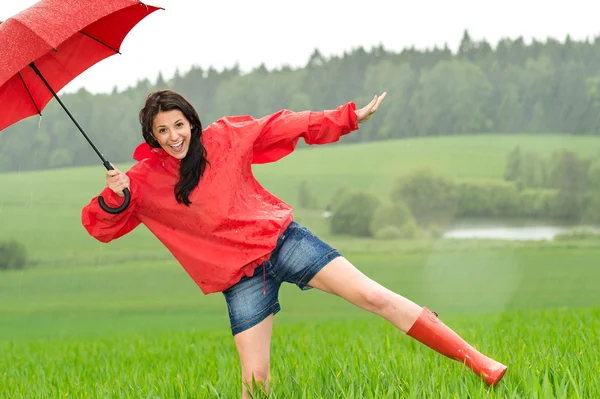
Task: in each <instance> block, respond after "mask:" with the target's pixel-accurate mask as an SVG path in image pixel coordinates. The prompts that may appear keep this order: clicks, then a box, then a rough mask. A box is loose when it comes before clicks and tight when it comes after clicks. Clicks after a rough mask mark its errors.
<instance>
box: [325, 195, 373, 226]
mask: <svg viewBox="0 0 600 399" xmlns="http://www.w3.org/2000/svg"><path fill="white" fill-rule="evenodd" d="M380 204H381V201H380V200H379V198H377V196H375V195H374V194H372V193H369V192H362V191H344V194H343V195H342V196H341V197H339V198H338V199H337V201H336V202H335V203H334V205H333V216H332V217H331V219H330V220H331V232H332V233H333V234H348V235H353V236H363V237H371V236H372V233H371V230H370V224H371V220H372V218H373V214H374V213H375V211H376V210H377V208H378V207H379V206H380Z"/></svg>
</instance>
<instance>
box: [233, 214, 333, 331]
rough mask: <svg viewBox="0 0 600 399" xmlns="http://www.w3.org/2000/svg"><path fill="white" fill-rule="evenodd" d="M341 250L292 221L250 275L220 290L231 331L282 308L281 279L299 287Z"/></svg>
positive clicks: (260, 319)
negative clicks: (280, 301)
mask: <svg viewBox="0 0 600 399" xmlns="http://www.w3.org/2000/svg"><path fill="white" fill-rule="evenodd" d="M338 256H341V255H340V253H339V252H338V251H337V250H335V249H334V248H332V247H331V246H329V245H328V244H326V243H325V242H323V241H321V240H320V239H319V238H318V237H317V236H315V235H314V234H313V233H312V232H311V231H310V230H308V229H307V228H306V227H304V226H301V225H299V224H298V223H296V222H294V221H292V223H291V224H290V225H289V226H288V227H287V229H286V230H285V231H284V232H283V233H282V234H281V236H280V237H279V239H278V241H277V245H276V247H275V249H274V250H273V252H272V253H271V256H270V258H269V259H268V260H267V261H265V262H264V263H262V264H261V265H259V266H258V267H257V268H256V269H255V270H254V274H253V276H252V277H242V279H241V280H240V281H239V282H238V283H236V284H235V285H233V286H232V287H230V288H228V289H227V290H225V291H223V295H224V296H225V301H226V302H227V308H228V311H229V322H230V325H231V332H232V334H233V335H236V334H239V333H240V332H242V331H245V330H247V329H249V328H250V327H253V326H255V325H257V324H258V323H260V322H261V321H263V320H264V319H265V318H267V317H268V316H269V315H271V314H275V313H277V312H279V311H280V310H281V307H280V305H279V287H280V286H281V283H283V282H287V283H292V284H296V285H297V286H298V287H299V288H300V289H301V290H308V289H310V288H312V287H310V286H308V285H307V283H308V282H309V281H310V280H311V279H312V278H313V277H314V276H315V275H316V274H317V272H318V271H319V270H321V269H322V268H323V267H324V266H325V265H327V264H328V263H329V262H331V261H332V260H333V259H335V258H337V257H338Z"/></svg>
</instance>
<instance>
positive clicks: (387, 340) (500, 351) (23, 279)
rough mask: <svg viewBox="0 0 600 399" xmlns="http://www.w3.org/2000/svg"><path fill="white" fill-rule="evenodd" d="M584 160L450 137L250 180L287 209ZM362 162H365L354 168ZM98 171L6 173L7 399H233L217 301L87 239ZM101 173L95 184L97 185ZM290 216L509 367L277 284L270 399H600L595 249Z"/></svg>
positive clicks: (2, 386)
mask: <svg viewBox="0 0 600 399" xmlns="http://www.w3.org/2000/svg"><path fill="white" fill-rule="evenodd" d="M517 143H518V144H520V145H521V146H522V147H523V148H531V149H535V150H537V151H539V152H541V153H550V152H551V151H552V150H553V149H555V148H560V147H565V148H569V149H573V150H575V151H577V152H578V153H580V154H583V155H592V154H594V153H596V152H597V151H598V148H600V140H599V139H597V138H582V137H573V138H572V137H569V138H565V137H561V136H549V137H517V136H498V137H487V136H486V137H481V136H479V137H457V138H440V139H426V140H403V141H397V142H389V143H377V144H365V145H360V146H359V145H356V146H345V147H342V146H339V147H329V148H328V147H321V148H318V149H311V150H302V151H298V152H297V153H295V154H293V155H292V156H290V157H289V158H287V159H284V160H283V161H281V162H280V163H279V164H277V165H261V166H257V167H256V169H255V170H256V174H257V176H258V177H259V180H260V181H261V182H263V184H264V185H265V186H266V187H267V188H269V189H271V190H272V191H273V192H275V193H276V194H277V195H279V196H281V197H282V198H284V199H286V200H288V201H289V202H291V203H292V204H293V203H294V202H295V195H296V190H297V186H298V184H299V182H300V181H302V180H303V179H307V180H309V182H310V185H311V188H312V189H313V191H314V193H315V194H317V193H318V195H319V197H320V198H322V199H323V200H325V199H326V200H329V199H330V195H331V194H332V193H333V192H334V191H335V190H336V189H337V188H339V187H342V186H358V187H361V188H367V189H372V190H373V191H375V192H377V193H378V194H379V195H381V196H384V195H386V193H387V191H388V190H389V187H390V184H391V182H392V181H393V179H394V178H395V177H396V176H397V175H399V174H401V173H403V172H404V171H407V170H409V169H410V168H412V167H414V166H417V165H419V164H421V165H425V164H430V165H432V166H433V167H434V168H436V169H438V170H442V171H444V172H446V173H447V174H448V175H450V176H454V177H457V178H492V179H494V178H495V179H498V178H501V175H502V173H503V170H504V162H505V157H506V154H507V153H508V151H510V150H511V149H512V148H513V147H514V146H515V145H516V144H517ZM357 160H360V162H357ZM103 173H104V172H103V170H102V167H101V165H100V166H99V167H97V168H81V169H72V170H56V171H44V172H32V173H20V174H19V173H14V174H5V175H0V186H1V187H3V189H2V190H1V191H0V237H2V236H14V237H16V238H17V239H19V240H21V241H23V242H24V243H25V244H26V245H27V247H28V250H29V253H30V254H31V255H32V256H33V258H34V259H35V260H36V261H37V262H38V264H37V265H35V267H32V268H29V269H26V270H23V271H9V272H2V273H0V353H1V354H2V356H0V392H1V393H2V394H0V397H7V398H235V397H238V395H239V391H240V389H241V385H240V381H239V366H238V360H237V354H236V352H235V347H234V345H233V340H232V339H231V335H230V333H229V326H228V319H227V308H226V305H225V302H224V300H223V298H222V296H221V295H220V294H215V295H209V296H204V295H202V293H201V292H200V291H199V289H198V288H197V287H196V286H195V285H194V284H193V282H192V281H191V279H190V278H189V277H188V276H187V275H186V274H185V273H184V271H183V270H182V269H181V267H180V266H179V265H178V264H177V263H176V262H174V261H173V260H172V259H171V257H170V256H169V254H168V253H167V252H166V251H165V250H164V249H163V248H162V247H161V246H160V245H159V243H158V241H157V240H156V239H155V238H154V237H153V236H151V235H150V234H149V233H148V231H147V230H145V229H144V228H141V229H138V230H136V231H135V232H134V233H133V234H131V235H129V236H127V237H125V238H124V239H122V240H119V241H116V242H114V243H111V244H110V245H104V244H100V243H98V242H96V241H94V240H93V239H91V238H90V237H88V236H87V235H86V233H85V231H84V230H83V228H82V227H81V225H80V219H79V212H80V209H81V207H82V206H83V204H85V203H87V201H89V199H90V198H91V197H92V196H93V195H95V194H96V193H97V192H98V191H99V190H100V189H101V188H102V185H103ZM92 176H96V177H92ZM297 217H298V219H300V220H301V221H302V222H303V223H305V224H307V225H308V226H309V227H310V228H311V229H313V231H315V232H316V233H317V234H319V235H321V236H323V237H325V238H326V239H327V240H328V241H330V242H331V243H332V244H333V245H334V246H336V247H338V248H339V249H341V250H342V251H343V252H344V253H345V254H346V255H347V257H348V258H349V259H350V260H351V261H352V262H353V263H354V264H355V265H356V266H357V267H359V268H360V269H361V270H363V271H364V272H365V273H366V274H368V275H369V276H371V277H373V278H374V279H375V280H377V281H380V282H382V283H383V284H384V285H386V286H387V287H389V288H390V289H392V290H394V291H396V292H399V293H401V294H403V295H405V296H407V297H409V298H411V299H412V300H414V301H415V302H417V303H419V304H421V305H425V306H428V307H429V308H430V309H432V310H435V311H437V312H438V313H439V314H440V318H441V319H442V320H443V321H444V322H446V323H447V324H448V325H450V326H451V327H452V328H454V329H455V330H456V331H457V332H459V333H460V334H461V335H462V336H463V337H464V338H465V339H467V340H468V341H469V342H471V343H472V344H474V345H475V346H476V347H477V348H478V349H480V350H481V351H483V352H484V353H486V354H488V355H490V356H492V357H494V358H496V359H498V360H500V361H502V362H504V363H505V364H507V365H508V366H509V371H508V373H507V375H506V377H505V378H504V380H503V382H502V383H501V384H500V385H499V386H498V387H496V388H495V389H489V388H486V387H485V386H484V385H483V384H482V383H481V382H480V380H479V379H478V378H477V377H476V376H475V375H474V374H473V373H471V372H470V371H469V370H467V369H466V368H465V367H463V366H462V365H460V364H458V363H457V362H454V361H451V360H449V359H447V358H444V357H442V356H440V355H438V354H437V353H435V352H433V351H431V350H429V349H428V348H426V347H423V346H421V345H420V344H418V343H416V342H415V341H413V340H412V339H410V338H408V337H406V336H405V335H404V334H402V333H401V332H399V331H396V330H394V328H393V327H392V326H391V325H389V324H387V322H385V321H383V320H380V319H379V318H377V317H376V316H374V315H372V314H369V313H366V312H364V311H361V310H359V309H357V308H355V307H353V306H351V305H349V304H347V303H344V302H343V301H342V300H341V299H339V298H337V297H333V296H329V295H327V294H324V293H322V292H318V291H316V290H312V291H309V292H301V291H299V290H298V289H296V288H294V287H292V286H285V287H284V288H283V289H282V291H281V294H280V300H281V306H282V312H280V313H279V314H278V315H277V316H276V317H275V330H274V338H273V346H272V362H273V366H272V387H273V389H274V395H273V397H276V398H404V397H406V398H425V397H427V398H467V397H490V398H554V397H556V398H594V397H600V388H599V386H598V383H597V380H598V377H597V376H598V375H599V373H600V360H599V356H598V353H599V351H600V338H599V335H598V334H597V332H598V331H600V294H599V293H598V292H599V291H598V287H599V286H600V267H599V265H600V262H599V260H600V243H599V242H598V241H593V240H592V241H563V242H547V243H532V242H500V241H483V242H482V241H451V240H417V241H412V242H402V241H388V242H377V241H374V240H368V239H350V238H344V237H332V236H330V235H329V234H328V231H327V226H326V223H325V222H324V221H323V219H321V218H320V217H319V212H318V211H305V210H298V212H297Z"/></svg>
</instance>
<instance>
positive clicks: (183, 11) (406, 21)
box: [0, 0, 600, 92]
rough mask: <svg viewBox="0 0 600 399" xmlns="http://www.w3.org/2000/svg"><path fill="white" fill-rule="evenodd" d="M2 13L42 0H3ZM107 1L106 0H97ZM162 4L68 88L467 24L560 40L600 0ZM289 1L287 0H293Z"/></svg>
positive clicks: (497, 33)
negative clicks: (112, 53) (118, 49)
mask: <svg viewBox="0 0 600 399" xmlns="http://www.w3.org/2000/svg"><path fill="white" fill-rule="evenodd" d="M0 1H1V3H2V5H0V20H5V19H7V18H8V17H10V16H11V15H13V14H15V13H17V12H19V11H21V10H22V9H24V8H27V7H29V6H30V5H32V4H34V3H36V0H0ZM98 1H101V0H98ZM146 3H148V4H152V5H156V6H161V7H164V8H165V10H159V11H157V12H156V13H154V14H152V15H151V16H149V17H147V18H146V19H145V20H143V21H142V22H141V23H140V24H139V25H138V26H137V27H135V28H134V29H133V30H132V31H131V33H130V34H129V36H128V37H127V38H126V39H125V42H124V43H123V47H122V55H116V56H113V57H111V58H108V59H106V60H104V61H102V62H100V63H98V64H96V65H95V66H94V67H92V68H91V69H89V70H88V71H86V72H85V73H84V74H83V75H81V76H80V77H78V78H77V79H76V80H74V81H73V82H72V83H71V84H70V85H69V86H67V87H66V88H65V89H64V90H63V92H64V91H73V90H77V89H78V88H80V87H85V88H86V89H87V90H89V91H91V92H107V91H110V90H112V88H113V86H115V85H116V86H117V87H118V88H119V89H124V88H126V87H127V86H130V85H134V84H135V83H136V81H137V80H138V79H142V78H149V79H151V80H152V81H155V79H156V77H157V75H158V72H159V71H162V72H163V74H164V76H165V78H167V79H168V78H170V77H171V76H172V75H173V72H174V71H175V69H176V68H177V67H179V69H180V71H181V72H186V71H187V70H189V68H190V67H191V66H193V65H196V66H202V67H208V66H210V65H212V66H214V67H216V68H217V69H222V68H223V67H231V66H233V65H234V64H235V63H236V62H237V63H239V64H240V66H241V68H242V70H243V71H247V70H249V69H251V68H253V67H255V66H257V65H259V64H260V63H261V62H264V63H265V64H266V66H267V68H272V67H276V66H280V65H284V64H287V65H290V66H293V67H297V66H303V65H305V64H306V61H307V60H308V58H309V56H310V54H311V53H312V51H313V50H314V49H315V48H318V49H319V50H320V51H321V52H322V53H323V54H324V55H326V56H328V55H331V54H342V53H343V52H344V50H351V49H352V48H355V47H357V46H360V45H362V46H364V47H366V48H370V47H371V46H374V45H378V44H380V43H381V44H383V46H384V47H385V48H387V49H388V50H394V51H400V50H401V49H403V48H405V47H409V46H412V45H414V46H415V47H417V48H421V49H423V48H431V47H433V46H434V45H438V46H443V45H444V43H447V44H448V46H449V47H450V48H451V49H452V50H453V51H454V50H455V49H456V47H457V46H458V43H459V42H460V39H461V37H462V33H463V31H464V29H468V30H469V32H470V34H471V37H473V38H474V39H476V40H479V39H482V38H486V39H487V40H488V41H489V42H490V44H492V46H495V45H496V43H497V41H498V40H499V39H500V38H503V37H510V38H515V37H518V36H523V37H524V38H525V39H526V41H527V42H528V43H529V42H530V39H531V38H532V37H535V38H538V39H539V40H545V39H546V38H547V37H553V38H555V39H558V40H560V41H563V40H564V38H565V37H566V35H567V34H570V35H571V37H572V38H573V39H577V40H580V39H585V38H586V37H589V38H593V37H595V36H598V35H600V25H599V24H598V15H600V2H598V1H594V0H571V4H570V5H567V2H566V1H560V2H553V4H556V5H550V4H549V3H550V2H548V1H543V0H519V1H517V0H503V1H499V0H488V1H482V0H453V1H448V0H411V1H401V0H397V1H392V0H370V1H366V0H363V1H356V0H344V1H341V0H296V1H293V2H290V1H282V0H279V1H276V0H262V1H248V0H245V1H242V0H146ZM288 4H289V5H288Z"/></svg>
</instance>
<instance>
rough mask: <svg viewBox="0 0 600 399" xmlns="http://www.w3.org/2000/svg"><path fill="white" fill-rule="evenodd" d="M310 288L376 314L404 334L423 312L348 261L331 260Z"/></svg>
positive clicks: (313, 280)
mask: <svg viewBox="0 0 600 399" xmlns="http://www.w3.org/2000/svg"><path fill="white" fill-rule="evenodd" d="M340 276H343V278H339V277H340ZM308 285H310V286H311V287H314V288H317V289H319V290H321V291H325V292H327V293H330V294H334V295H337V296H339V297H341V298H343V299H345V300H347V301H348V302H350V303H352V304H354V305H356V306H358V307H360V308H362V309H364V310H367V311H369V312H371V313H375V314H377V315H379V316H381V317H383V318H385V319H386V320H388V321H389V322H390V323H392V324H393V325H395V326H396V327H398V328H399V329H400V330H402V331H403V332H407V331H408V330H409V329H410V327H412V325H413V324H414V323H415V321H416V320H417V319H418V318H419V315H420V314H421V311H422V308H421V307H420V306H419V305H417V304H416V303H414V302H412V301H410V300H409V299H406V298H404V297H403V296H401V295H398V294H396V293H395V292H393V291H390V290H389V289H387V288H385V287H383V286H382V285H381V284H379V283H377V282H375V281H373V280H371V279H370V278H369V277H367V276H365V275H364V274H363V273H362V272H361V271H360V270H358V269H357V268H356V267H354V266H353V265H352V264H351V263H350V262H348V261H347V260H346V259H345V258H336V259H334V260H333V261H331V263H329V265H327V266H326V267H324V268H323V269H322V270H321V271H319V273H317V275H316V276H315V277H313V279H312V280H311V281H309V283H308Z"/></svg>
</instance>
